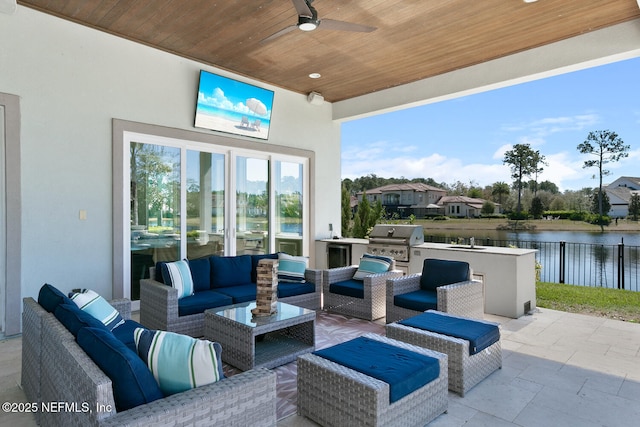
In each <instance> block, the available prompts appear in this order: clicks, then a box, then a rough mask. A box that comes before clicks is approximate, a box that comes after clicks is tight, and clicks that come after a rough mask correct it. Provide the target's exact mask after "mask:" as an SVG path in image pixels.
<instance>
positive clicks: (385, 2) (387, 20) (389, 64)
mask: <svg viewBox="0 0 640 427" xmlns="http://www.w3.org/2000/svg"><path fill="white" fill-rule="evenodd" d="M18 3H20V4H21V5H23V6H27V7H31V8H33V9H36V10H39V11H42V12H45V13H49V14H52V15H55V16H58V17H61V18H64V19H68V20H71V21H74V22H77V23H80V24H82V25H86V26H89V27H91V28H95V29H98V30H102V31H106V32H108V33H111V34H114V35H117V36H120V37H124V38H127V39H130V40H133V41H136V42H139V43H142V44H145V45H149V46H153V47H156V48H158V49H161V50H164V51H167V52H171V53H174V54H177V55H180V56H183V57H186V58H191V59H194V60H197V61H199V62H202V63H204V64H209V65H212V66H215V67H218V68H222V69H226V70H229V71H232V72H234V73H237V74H240V75H244V76H248V77H251V78H255V79H257V80H260V81H263V82H267V83H270V84H273V85H276V86H279V87H283V88H286V89H290V90H293V91H296V92H300V93H305V94H306V93H309V92H311V91H316V92H320V93H321V94H322V95H323V96H324V97H325V99H326V100H327V101H330V102H335V101H340V100H344V99H349V98H352V97H356V96H358V95H363V94H367V93H371V92H375V91H378V90H381V89H385V88H389V87H393V86H397V85H401V84H405V83H410V82H413V81H417V80H420V79H424V78H427V77H431V76H435V75H438V74H442V73H446V72H448V71H452V70H455V69H460V68H464V67H468V66H470V65H474V64H478V63H481V62H484V61H489V60H492V59H495V58H499V57H502V56H506V55H510V54H513V53H516V52H519V51H523V50H527V49H531V48H534V47H538V46H542V45H545V44H548V43H553V42H555V41H558V40H562V39H566V38H569V37H573V36H577V35H579V34H583V33H586V32H589V31H593V30H597V29H601V28H604V27H607V26H610V25H614V24H618V23H621V22H624V21H628V20H632V19H635V18H638V17H640V9H639V8H638V3H637V2H636V0H607V1H603V0H539V1H537V2H534V3H525V2H524V1H523V0H475V1H473V0H350V1H344V0H316V1H314V2H313V6H314V7H315V8H316V9H317V11H318V17H319V18H320V19H323V18H325V19H333V20H340V21H347V22H353V23H359V24H364V25H369V26H374V27H376V28H377V30H376V31H373V32H370V33H356V32H346V31H336V30H327V29H323V28H322V24H320V27H319V28H318V29H317V30H315V31H312V32H303V31H300V30H298V29H295V30H294V31H291V32H289V33H287V34H285V35H283V36H281V37H278V38H276V39H275V40H272V41H270V42H268V43H261V41H262V40H263V39H265V38H266V37H268V36H270V35H272V34H274V33H275V32H277V31H279V30H281V29H283V28H285V27H287V26H289V25H293V24H296V23H297V16H298V15H297V12H296V9H295V8H294V6H293V3H292V2H291V1H290V0H189V1H183V0H135V1H131V0H55V1H54V0H21V1H19V2H18ZM310 73H320V74H321V75H322V77H321V78H319V79H311V78H309V74H310Z"/></svg>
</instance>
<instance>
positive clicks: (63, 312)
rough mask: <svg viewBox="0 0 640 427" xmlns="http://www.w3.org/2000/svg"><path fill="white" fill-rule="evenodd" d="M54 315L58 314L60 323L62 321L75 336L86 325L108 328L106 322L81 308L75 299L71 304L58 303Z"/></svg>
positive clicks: (57, 317)
mask: <svg viewBox="0 0 640 427" xmlns="http://www.w3.org/2000/svg"><path fill="white" fill-rule="evenodd" d="M53 315H54V316H56V319H58V321H60V323H62V324H63V325H64V327H65V328H67V330H68V331H69V332H71V334H72V335H73V336H74V337H77V336H78V331H79V330H80V329H82V328H84V327H92V328H98V329H100V328H102V329H104V330H105V331H107V330H108V329H107V327H106V326H105V325H104V323H102V322H101V321H99V320H98V319H96V318H95V317H93V316H92V315H90V314H89V313H87V312H85V311H82V310H80V308H78V306H77V305H75V304H74V303H73V301H72V302H71V304H60V305H58V306H57V307H56V310H55V311H54V312H53Z"/></svg>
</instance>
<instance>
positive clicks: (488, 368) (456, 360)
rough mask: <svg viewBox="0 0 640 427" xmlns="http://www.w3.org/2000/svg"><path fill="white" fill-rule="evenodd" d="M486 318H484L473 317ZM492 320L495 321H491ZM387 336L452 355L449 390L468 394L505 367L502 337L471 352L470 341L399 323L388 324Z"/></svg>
mask: <svg viewBox="0 0 640 427" xmlns="http://www.w3.org/2000/svg"><path fill="white" fill-rule="evenodd" d="M473 320H474V321H478V322H482V321H481V320H477V319H473ZM489 323H491V322H489ZM386 336H387V337H389V338H393V339H396V340H399V341H404V342H406V343H410V344H413V345H417V346H420V347H424V348H428V349H431V350H434V351H439V352H441V353H445V354H447V355H448V356H449V390H451V391H453V392H456V393H458V394H460V396H464V394H465V393H466V392H467V391H469V390H470V389H471V388H472V387H473V386H475V385H476V384H478V383H479V382H480V381H482V380H483V379H485V378H486V377H487V376H489V375H490V374H491V373H493V372H494V371H496V370H497V369H500V368H502V346H501V344H500V340H498V341H497V342H495V343H494V344H492V345H491V346H489V347H487V348H486V349H484V350H482V351H481V352H479V353H476V354H474V355H469V341H467V340H464V339H460V338H454V337H450V336H448V335H443V334H438V333H435V332H431V331H425V330H423V329H418V328H413V327H410V326H406V325H401V324H399V323H390V324H388V325H386Z"/></svg>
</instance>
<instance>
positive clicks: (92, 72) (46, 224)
mask: <svg viewBox="0 0 640 427" xmlns="http://www.w3.org/2000/svg"><path fill="white" fill-rule="evenodd" d="M200 69H206V70H208V71H211V72H214V73H218V74H222V75H226V76H229V77H232V78H236V79H238V80H242V81H245V82H248V83H251V84H255V85H257V86H261V87H265V88H267V89H271V90H274V91H275V97H274V107H273V116H272V125H271V129H270V134H269V140H268V141H267V142H264V144H277V145H282V146H291V147H297V148H303V149H307V150H312V151H315V153H316V168H315V177H314V178H315V184H316V186H315V194H314V195H312V196H315V197H316V198H317V200H316V201H315V204H314V214H315V223H314V225H315V227H314V228H315V236H312V239H311V240H313V239H315V238H326V237H328V236H329V229H328V224H329V223H332V224H333V226H334V233H336V234H340V230H339V228H340V161H339V159H340V127H339V124H337V123H335V122H333V121H332V118H331V116H332V106H331V104H328V103H325V104H324V105H321V106H315V105H310V104H309V103H308V102H307V100H306V96H304V95H302V94H297V93H293V92H290V91H285V90H282V89H280V88H275V87H270V86H268V85H265V84H263V83H261V82H257V81H252V80H248V79H246V78H243V77H240V76H234V75H232V74H229V73H226V72H224V71H221V70H216V69H214V68H212V67H208V66H204V65H202V64H199V63H197V62H194V61H190V60H186V59H183V58H180V57H177V56H174V55H171V54H168V53H165V52H162V51H159V50H155V49H151V48H148V47H146V46H143V45H140V44H136V43H133V42H131V41H128V40H124V39H120V38H117V37H114V36H112V35H109V34H106V33H103V32H100V31H96V30H91V29H89V28H86V27H82V26H80V25H77V24H74V23H71V22H67V21H64V20H61V19H58V18H55V17H52V16H49V15H45V14H42V13H39V12H36V11H34V10H31V9H28V8H25V7H22V6H19V7H18V10H17V12H16V13H15V14H13V15H5V14H0V93H10V94H15V95H18V96H19V97H20V100H21V114H22V118H21V125H22V130H21V155H22V163H21V166H22V168H21V169H22V176H21V178H22V189H21V199H22V213H21V219H22V230H21V236H22V253H21V256H22V266H23V267H22V279H21V281H22V283H21V289H22V296H35V297H37V292H38V289H39V288H40V286H41V285H42V284H43V283H45V282H49V283H52V284H54V285H56V286H58V287H60V289H62V290H65V291H66V290H70V289H72V288H75V287H89V288H92V289H95V290H96V291H98V292H100V293H102V294H103V295H105V296H106V297H110V296H111V292H112V289H111V287H112V273H111V268H112V233H113V229H112V228H113V227H112V217H111V215H112V172H111V168H112V151H111V150H112V119H113V118H118V119H124V120H130V121H135V122H141V123H148V124H154V125H162V126H167V127H173V128H178V129H185V130H191V131H200V132H203V131H202V130H198V129H195V128H194V127H193V120H194V113H195V101H196V94H197V84H198V73H199V70H200ZM255 141H257V140H255ZM80 210H86V212H87V219H86V220H84V221H81V220H80V219H79V211H80ZM9 250H11V249H10V248H9ZM9 286H15V284H9Z"/></svg>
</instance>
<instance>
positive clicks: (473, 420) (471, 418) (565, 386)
mask: <svg viewBox="0 0 640 427" xmlns="http://www.w3.org/2000/svg"><path fill="white" fill-rule="evenodd" d="M486 318H487V319H488V320H493V321H497V322H499V323H501V332H502V347H503V368H502V369H501V370H499V371H496V372H495V373H493V374H492V375H491V376H489V377H488V378H487V379H485V380H484V381H483V382H481V383H480V384H478V385H477V386H476V387H474V388H473V389H472V390H471V391H469V392H468V393H467V394H466V395H465V397H464V398H461V397H459V396H458V395H456V394H453V393H449V397H450V401H449V411H448V413H446V414H443V415H441V416H440V417H438V418H437V419H436V420H434V421H433V422H432V423H431V424H430V426H433V427H448V426H463V425H464V426H491V427H500V426H536V427H539V426H580V427H583V426H586V427H589V426H612V427H614V426H615V427H618V426H637V425H638V419H640V325H639V324H633V323H626V322H620V321H616V320H608V319H604V318H599V317H592V316H585V315H579V314H570V313H564V312H560V311H554V310H548V309H539V310H538V312H537V313H535V314H533V315H531V316H524V317H521V318H520V319H506V318H501V317H496V316H490V315H487V316H486ZM20 358H21V340H20V339H19V338H13V339H7V340H3V341H0V401H1V402H3V403H4V402H24V401H25V400H26V398H25V396H24V393H23V392H22V390H21V388H20V365H21V360H20ZM0 425H11V426H12V427H19V426H33V425H35V422H34V420H33V418H32V417H31V416H29V415H17V414H9V413H5V412H0ZM314 425H316V424H315V423H313V422H311V421H309V420H307V419H305V418H302V417H298V416H295V415H294V416H290V417H288V418H285V419H284V420H281V421H280V422H279V423H278V426H281V427H285V426H286V427H298V426H314Z"/></svg>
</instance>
